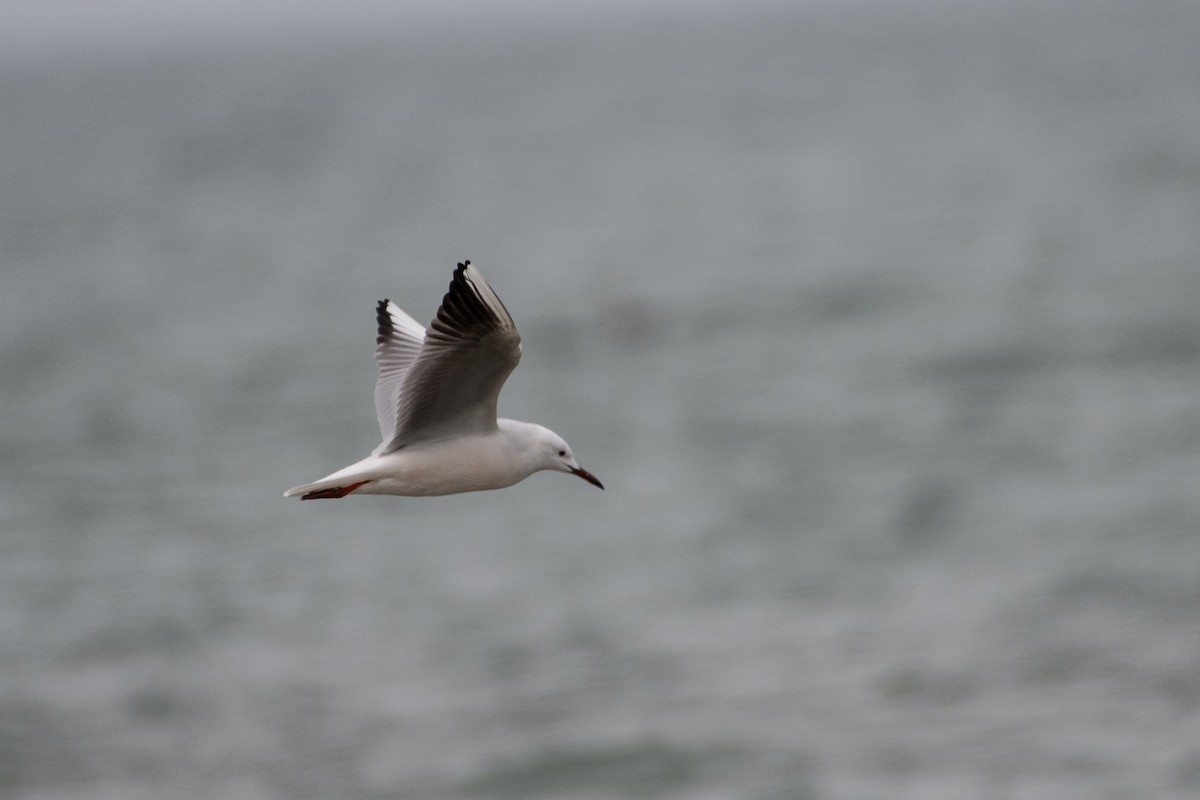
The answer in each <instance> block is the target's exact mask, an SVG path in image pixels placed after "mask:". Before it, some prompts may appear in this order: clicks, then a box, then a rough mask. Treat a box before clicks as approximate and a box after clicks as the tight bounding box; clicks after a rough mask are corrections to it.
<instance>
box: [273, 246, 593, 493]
mask: <svg viewBox="0 0 1200 800" xmlns="http://www.w3.org/2000/svg"><path fill="white" fill-rule="evenodd" d="M375 316H376V319H377V320H378V323H379V334H378V336H377V337H376V339H375V342H376V345H375V363H376V365H377V366H378V368H379V379H378V381H377V382H376V384H375V413H376V414H377V415H378V416H379V431H380V433H382V434H383V442H382V443H381V444H380V445H379V446H378V447H376V448H375V450H374V451H373V452H372V453H371V455H369V456H367V457H366V458H364V459H363V460H362V461H359V462H358V463H355V464H351V465H350V466H348V467H346V468H345V469H340V470H338V471H337V472H335V473H333V474H332V475H330V476H328V477H326V478H322V479H321V480H319V481H316V482H315V483H309V484H305V485H304V486H297V487H296V488H294V489H288V490H287V491H286V492H284V495H283V496H284V497H295V496H296V495H299V496H300V499H301V500H324V499H330V498H337V497H345V496H346V495H348V494H396V495H405V496H425V495H442V494H456V493H458V492H477V491H481V490H484V489H502V488H504V487H505V486H512V485H513V484H514V483H517V482H519V481H522V480H524V479H525V478H528V477H529V476H530V475H532V474H533V473H535V472H539V471H541V470H544V469H548V470H556V471H558V472H569V473H571V474H572V475H578V476H579V477H580V478H583V479H584V480H585V481H587V482H588V483H590V484H592V485H593V486H599V487H600V488H601V489H603V488H604V485H603V484H602V483H600V481H599V479H598V478H596V476H595V475H593V474H592V473H590V472H588V471H587V470H585V469H584V468H583V467H581V466H579V463H578V462H576V461H575V456H574V455H572V453H571V448H570V446H569V445H567V443H566V442H565V441H564V440H563V438H562V437H561V436H559V435H558V434H557V433H555V432H554V431H552V430H550V429H549V428H544V427H542V426H541V425H535V424H533V423H531V422H518V421H517V420H515V419H503V418H500V419H497V418H496V398H497V397H499V395H500V388H501V387H502V386H503V385H504V380H505V379H506V378H507V377H508V376H509V373H511V372H512V371H513V370H514V369H515V368H516V366H517V362H518V361H520V360H521V335H520V334H519V333H517V326H516V325H514V324H513V321H512V317H510V316H509V315H508V309H506V308H505V307H504V303H502V302H500V298H499V297H497V296H496V293H495V292H494V291H492V287H491V286H488V283H487V281H485V280H484V279H483V275H481V274H480V273H479V270H477V269H476V268H475V267H474V266H472V264H471V262H470V261H464V262H463V263H461V264H459V265H458V268H457V269H456V270H454V279H453V280H452V281H451V282H450V289H449V291H447V292H446V296H445V297H443V298H442V306H441V308H439V309H438V312H437V316H435V317H434V319H433V322H432V323H430V326H429V329H428V330H426V329H425V328H423V327H421V324H420V323H419V322H417V321H416V320H414V319H413V318H412V317H410V316H409V315H408V314H405V313H404V312H403V311H401V310H400V308H399V307H398V306H397V305H396V304H395V303H393V302H392V301H390V300H380V301H379V305H378V307H377V308H376V311H375Z"/></svg>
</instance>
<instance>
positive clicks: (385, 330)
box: [375, 297, 396, 344]
mask: <svg viewBox="0 0 1200 800" xmlns="http://www.w3.org/2000/svg"><path fill="white" fill-rule="evenodd" d="M388 302H389V300H388V299H387V298H386V297H385V298H384V299H382V300H380V301H379V302H378V303H376V304H375V323H376V325H377V328H376V332H375V344H383V343H384V342H385V341H386V340H387V339H389V338H391V335H392V333H393V332H395V330H396V326H395V325H394V324H393V322H392V315H391V314H389V313H388V310H387V307H388Z"/></svg>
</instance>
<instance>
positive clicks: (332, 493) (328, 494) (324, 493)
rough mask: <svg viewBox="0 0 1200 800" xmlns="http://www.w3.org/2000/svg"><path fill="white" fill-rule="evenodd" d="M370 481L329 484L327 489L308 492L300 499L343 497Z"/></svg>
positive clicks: (334, 498) (333, 498)
mask: <svg viewBox="0 0 1200 800" xmlns="http://www.w3.org/2000/svg"><path fill="white" fill-rule="evenodd" d="M368 483H370V481H359V482H358V483H352V484H350V485H349V486H331V487H330V488H328V489H318V490H317V491H315V492H309V493H308V494H305V495H302V496H301V497H300V499H301V500H336V499H337V498H339V497H345V496H346V495H348V494H350V493H351V492H353V491H354V490H355V489H357V488H358V487H360V486H366V485H367V484H368Z"/></svg>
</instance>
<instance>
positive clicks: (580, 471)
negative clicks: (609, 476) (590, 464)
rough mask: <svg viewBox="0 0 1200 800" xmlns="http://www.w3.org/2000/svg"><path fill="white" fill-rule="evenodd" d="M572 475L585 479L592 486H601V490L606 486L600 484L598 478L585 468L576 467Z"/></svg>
mask: <svg viewBox="0 0 1200 800" xmlns="http://www.w3.org/2000/svg"><path fill="white" fill-rule="evenodd" d="M571 474H573V475H578V476H579V477H581V478H583V479H584V480H585V481H587V482H588V483H590V484H591V485H592V486H599V487H600V488H601V489H603V488H604V484H603V483H601V482H600V479H599V478H597V477H596V476H595V475H593V474H592V473H590V472H588V471H587V470H586V469H584V468H583V467H575V468H574V469H572V470H571Z"/></svg>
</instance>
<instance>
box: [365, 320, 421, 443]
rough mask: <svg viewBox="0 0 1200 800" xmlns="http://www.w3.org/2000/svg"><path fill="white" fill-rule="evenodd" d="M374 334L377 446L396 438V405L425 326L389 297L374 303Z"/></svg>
mask: <svg viewBox="0 0 1200 800" xmlns="http://www.w3.org/2000/svg"><path fill="white" fill-rule="evenodd" d="M375 320H376V322H377V323H378V334H377V335H376V337H375V365H376V366H377V367H378V368H379V378H378V379H377V380H376V381H375V415H376V416H377V417H378V418H379V433H380V435H381V436H382V437H383V444H382V445H380V446H381V447H382V446H384V445H386V444H388V443H389V442H391V441H392V439H394V438H396V407H397V405H398V404H399V402H400V391H401V387H402V386H403V385H404V378H405V376H406V375H408V370H409V367H411V366H412V363H413V361H415V360H416V358H417V354H418V353H420V352H421V345H422V344H423V343H424V341H425V326H424V325H422V324H421V323H419V322H417V321H416V320H415V319H413V318H412V317H410V316H409V315H408V314H405V313H404V312H403V311H402V310H401V309H400V307H399V306H398V305H396V304H395V303H393V302H392V301H391V300H380V301H379V304H378V305H377V306H376V307H375Z"/></svg>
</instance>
